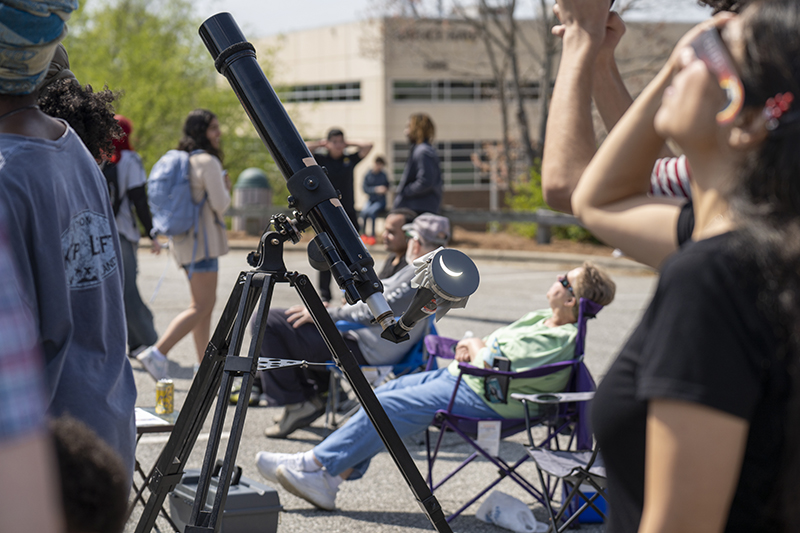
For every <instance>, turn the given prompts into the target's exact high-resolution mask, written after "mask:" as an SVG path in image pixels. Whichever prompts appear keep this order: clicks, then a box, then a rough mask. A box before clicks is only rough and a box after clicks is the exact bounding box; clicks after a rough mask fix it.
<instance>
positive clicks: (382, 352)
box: [261, 213, 450, 439]
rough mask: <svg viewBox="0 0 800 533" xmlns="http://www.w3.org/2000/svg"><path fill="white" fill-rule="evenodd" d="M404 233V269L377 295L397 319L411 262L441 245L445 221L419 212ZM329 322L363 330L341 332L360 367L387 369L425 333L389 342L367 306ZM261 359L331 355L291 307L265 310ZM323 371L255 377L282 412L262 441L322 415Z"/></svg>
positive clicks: (409, 291) (350, 308) (335, 313)
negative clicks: (384, 366) (405, 238)
mask: <svg viewBox="0 0 800 533" xmlns="http://www.w3.org/2000/svg"><path fill="white" fill-rule="evenodd" d="M403 230H404V231H405V232H407V234H408V246H407V249H406V261H407V262H408V263H409V264H408V265H407V266H406V267H405V268H403V269H402V270H401V271H400V272H398V273H397V274H395V275H394V276H392V277H390V278H388V279H385V280H383V287H384V290H383V294H384V296H385V297H386V301H387V302H388V303H389V306H390V307H391V308H392V311H393V312H394V313H395V315H396V316H399V315H401V314H402V313H403V312H404V311H405V310H406V308H407V307H408V305H409V304H410V303H411V300H412V298H413V297H414V294H415V293H416V291H415V290H414V289H413V288H412V287H411V283H410V282H411V279H412V278H413V277H414V273H415V267H414V266H413V265H412V264H411V263H412V262H413V261H414V260H415V259H417V258H419V257H422V256H423V255H425V254H427V253H429V252H432V251H434V250H436V249H437V248H439V247H441V246H444V245H445V244H447V241H448V240H449V239H450V222H449V221H448V220H447V219H446V218H444V217H440V216H438V215H432V214H430V213H424V214H422V215H420V216H418V217H417V218H416V219H414V222H412V223H411V224H407V225H404V226H403ZM328 312H329V313H330V316H331V318H332V319H333V320H334V321H339V320H344V321H347V322H354V323H358V324H361V325H363V326H365V327H362V328H359V329H354V330H351V331H347V332H345V333H343V335H342V336H343V337H344V340H345V342H346V343H347V346H348V348H350V351H352V352H353V355H354V356H355V357H356V360H357V361H358V363H359V364H361V365H391V364H394V363H396V362H398V361H399V360H400V359H402V358H403V356H404V355H405V354H406V353H407V352H408V350H409V348H410V347H411V346H412V345H414V344H415V343H416V342H417V341H419V340H420V339H421V338H422V336H423V335H424V333H425V327H424V321H423V322H420V323H418V324H417V327H415V328H414V329H413V330H412V331H411V332H409V334H410V337H411V338H410V339H409V341H408V342H403V343H400V344H394V343H392V342H391V341H387V340H386V339H383V338H382V337H381V331H382V330H381V327H380V325H376V324H373V321H374V320H373V317H372V313H371V312H370V310H369V307H367V304H365V303H363V302H359V303H357V304H355V305H345V306H344V307H339V308H329V309H328ZM261 357H270V358H278V359H296V360H306V361H310V362H316V363H324V362H326V361H330V360H331V354H330V351H329V350H328V347H327V346H326V344H325V342H324V340H323V339H322V335H320V334H319V331H317V328H316V326H315V325H314V322H313V319H312V318H311V314H310V313H309V311H308V309H306V308H305V306H303V305H296V306H293V307H290V308H289V309H286V310H284V309H271V310H270V312H269V316H268V317H267V324H266V331H265V332H264V342H263V345H262V347H261ZM328 383H329V371H328V369H327V368H324V369H313V368H305V369H304V368H300V367H292V368H281V369H277V370H270V371H269V372H262V373H261V384H262V390H263V391H264V393H265V394H266V396H267V397H268V401H269V403H270V405H283V406H285V409H284V410H283V414H282V416H281V417H280V419H279V420H278V423H277V424H276V425H274V426H272V427H269V428H267V429H266V431H264V434H265V435H266V436H267V437H271V438H278V439H283V438H286V437H287V436H289V434H291V433H292V432H294V431H296V430H298V429H300V428H302V427H305V426H308V425H310V424H311V423H312V422H314V420H316V419H317V418H319V417H320V416H321V415H322V414H323V413H324V412H325V399H324V398H323V396H324V395H325V394H326V393H327V390H328Z"/></svg>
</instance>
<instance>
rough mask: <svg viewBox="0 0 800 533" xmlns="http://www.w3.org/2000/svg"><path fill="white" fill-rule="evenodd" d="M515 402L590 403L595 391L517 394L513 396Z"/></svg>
mask: <svg viewBox="0 0 800 533" xmlns="http://www.w3.org/2000/svg"><path fill="white" fill-rule="evenodd" d="M511 397H512V398H513V399H515V400H519V401H521V402H523V403H525V402H533V403H538V404H551V403H568V402H588V401H590V400H591V399H592V398H594V391H591V392H543V393H539V394H521V393H519V392H515V393H513V394H512V395H511Z"/></svg>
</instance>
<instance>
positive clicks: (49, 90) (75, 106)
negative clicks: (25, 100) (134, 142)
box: [39, 78, 123, 161]
mask: <svg viewBox="0 0 800 533" xmlns="http://www.w3.org/2000/svg"><path fill="white" fill-rule="evenodd" d="M116 99H117V95H116V94H114V93H113V92H111V90H109V88H108V86H106V87H104V88H103V90H102V91H98V92H94V91H93V90H92V86H91V85H86V86H85V87H81V85H80V84H79V83H77V82H76V81H75V80H74V79H69V78H66V79H61V80H58V81H55V82H53V83H51V84H50V85H48V86H47V87H45V88H43V89H42V91H41V93H39V107H40V108H41V110H42V111H44V112H45V113H47V114H48V115H50V116H51V117H55V118H60V119H63V120H66V121H67V123H68V124H69V125H70V126H72V129H74V130H75V133H77V134H78V137H80V138H81V140H82V141H83V144H85V145H86V148H88V149H89V153H91V154H92V157H94V158H95V159H96V160H98V161H99V160H101V159H102V158H103V156H105V155H109V154H113V153H114V146H113V145H112V144H111V140H112V139H114V138H118V137H120V136H121V135H122V133H123V132H122V128H120V127H119V124H117V121H116V120H115V119H114V106H113V105H112V104H113V102H114V101H115V100H116Z"/></svg>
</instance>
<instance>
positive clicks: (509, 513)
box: [475, 490, 547, 533]
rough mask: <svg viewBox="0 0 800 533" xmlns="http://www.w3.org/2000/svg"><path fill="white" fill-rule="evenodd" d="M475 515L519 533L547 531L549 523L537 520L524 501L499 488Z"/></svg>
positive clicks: (488, 522)
mask: <svg viewBox="0 0 800 533" xmlns="http://www.w3.org/2000/svg"><path fill="white" fill-rule="evenodd" d="M475 516H476V517H477V518H478V520H481V521H482V522H486V523H487V524H494V525H496V526H500V527H503V528H506V529H510V530H511V531H516V532H517V533H544V532H545V531H547V524H540V523H539V522H537V521H536V518H535V517H534V516H533V513H532V512H531V510H530V509H529V508H528V506H527V505H525V503H524V502H522V501H520V500H518V499H517V498H515V497H513V496H509V495H508V494H505V493H503V492H500V491H498V490H495V491H493V492H492V493H491V494H489V497H488V498H486V500H485V501H484V502H483V503H482V504H481V506H480V507H479V508H478V512H477V513H476V514H475Z"/></svg>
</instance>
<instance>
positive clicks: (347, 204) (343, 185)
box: [306, 128, 372, 302]
mask: <svg viewBox="0 0 800 533" xmlns="http://www.w3.org/2000/svg"><path fill="white" fill-rule="evenodd" d="M306 146H308V149H309V150H310V151H311V153H312V154H313V155H314V159H315V160H316V161H317V164H318V165H320V166H323V167H325V168H326V169H327V174H328V179H330V180H331V184H332V185H333V188H334V189H336V190H337V191H339V193H340V194H341V195H342V199H341V202H342V207H344V210H345V212H346V213H347V216H348V217H350V221H351V222H352V223H353V227H354V228H355V229H356V231H358V229H359V228H358V216H356V208H355V193H354V189H353V170H354V169H355V168H356V165H357V164H358V163H359V162H361V160H362V159H364V158H365V157H367V154H369V152H370V150H372V143H371V142H366V141H352V140H351V141H346V140H345V138H344V132H343V131H342V130H340V129H336V128H333V129H331V130H329V131H328V135H327V137H326V138H325V139H320V140H318V141H314V142H307V143H306ZM351 147H352V148H355V149H356V151H355V152H353V153H347V154H345V150H346V149H348V148H351ZM323 148H324V149H325V150H326V151H327V152H317V150H320V149H323ZM319 295H320V297H321V298H322V301H324V302H329V301H330V299H331V273H330V271H329V270H325V271H321V272H320V273H319Z"/></svg>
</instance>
